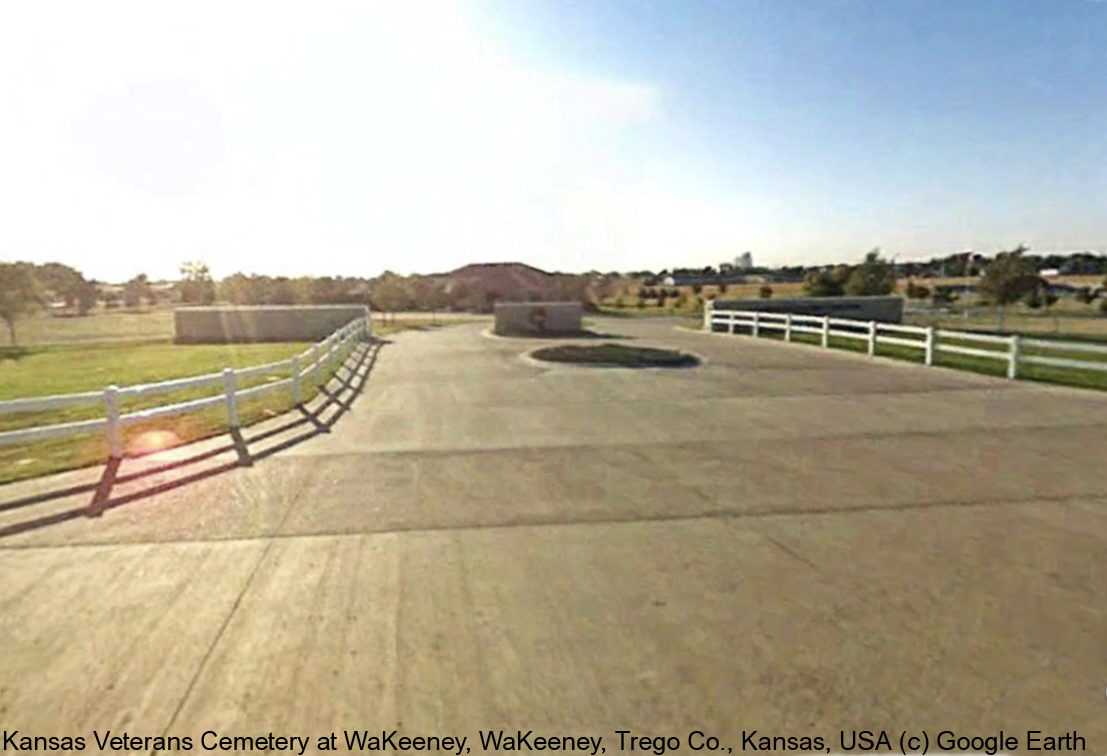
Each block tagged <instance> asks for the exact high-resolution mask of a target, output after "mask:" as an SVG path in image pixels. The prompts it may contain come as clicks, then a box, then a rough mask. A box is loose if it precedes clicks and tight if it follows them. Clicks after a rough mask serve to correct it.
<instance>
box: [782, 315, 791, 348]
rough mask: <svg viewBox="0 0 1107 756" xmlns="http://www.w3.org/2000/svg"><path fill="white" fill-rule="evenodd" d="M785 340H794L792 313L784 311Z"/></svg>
mask: <svg viewBox="0 0 1107 756" xmlns="http://www.w3.org/2000/svg"><path fill="white" fill-rule="evenodd" d="M784 340H785V341H791V340H792V313H790V312H786V313H784Z"/></svg>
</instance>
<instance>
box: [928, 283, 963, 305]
mask: <svg viewBox="0 0 1107 756" xmlns="http://www.w3.org/2000/svg"><path fill="white" fill-rule="evenodd" d="M957 298H958V294H957V292H955V291H954V290H953V289H952V288H950V287H949V286H935V287H934V293H933V294H931V295H930V301H932V302H933V303H934V304H935V305H951V304H953V303H954V302H956V301H957Z"/></svg>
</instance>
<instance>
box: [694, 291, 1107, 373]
mask: <svg viewBox="0 0 1107 756" xmlns="http://www.w3.org/2000/svg"><path fill="white" fill-rule="evenodd" d="M797 324H803V325H797ZM807 324H815V325H807ZM703 325H704V330H707V331H716V330H722V331H725V332H726V333H731V334H735V333H739V329H748V330H747V331H743V332H746V333H749V334H750V335H752V336H760V335H761V332H762V331H765V330H776V331H783V332H784V340H785V341H793V338H792V335H793V334H795V333H806V334H814V335H818V336H820V337H821V344H822V346H823V347H829V346H830V339H831V338H832V337H834V338H847V339H864V340H866V341H867V342H868V353H869V354H870V355H873V354H876V348H877V346H878V345H880V344H891V345H895V346H899V347H906V348H909V349H918V350H921V352H922V358H923V364H925V365H928V366H929V365H933V364H934V358H935V355H936V354H942V353H948V354H960V355H966V356H970V357H978V358H983V359H991V360H996V361H999V362H1004V363H1006V365H1007V377H1008V378H1011V379H1014V378H1018V377H1019V369H1020V367H1021V366H1022V365H1028V364H1029V365H1045V366H1049V367H1056V368H1066V369H1075V370H1093V371H1099V372H1105V373H1107V345H1099V344H1087V343H1084V342H1079V341H1054V340H1049V339H1032V338H1024V337H1022V336H1018V335H1011V336H997V335H995V334H984V333H974V332H972V331H956V330H951V329H946V328H934V327H924V326H907V325H898V324H892V323H879V322H876V321H872V320H848V319H845V318H831V317H823V316H819V315H793V314H791V313H779V312H757V311H753V310H716V309H714V308H713V307H712V306H710V304H709V305H708V306H707V307H706V308H705V309H704V313H703ZM893 334H895V335H893ZM948 342H955V343H948ZM968 344H973V346H968ZM1027 349H1032V350H1034V351H1035V352H1045V354H1028V353H1027V352H1026V350H1027ZM1049 352H1061V353H1075V354H1090V355H1098V356H1099V357H1100V358H1101V359H1098V360H1097V359H1079V358H1075V357H1072V356H1071V355H1070V356H1064V357H1062V356H1058V355H1057V354H1049Z"/></svg>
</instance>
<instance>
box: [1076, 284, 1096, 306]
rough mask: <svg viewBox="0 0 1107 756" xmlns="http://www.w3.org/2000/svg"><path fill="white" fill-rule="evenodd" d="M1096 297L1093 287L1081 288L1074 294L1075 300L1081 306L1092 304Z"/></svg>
mask: <svg viewBox="0 0 1107 756" xmlns="http://www.w3.org/2000/svg"><path fill="white" fill-rule="evenodd" d="M1096 296H1097V295H1096V293H1095V292H1094V291H1092V287H1090V286H1081V287H1080V288H1079V289H1077V290H1076V293H1075V294H1073V298H1074V299H1075V300H1076V301H1077V302H1079V303H1080V304H1091V303H1092V302H1094V301H1095V300H1096Z"/></svg>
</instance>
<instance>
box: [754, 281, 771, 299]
mask: <svg viewBox="0 0 1107 756" xmlns="http://www.w3.org/2000/svg"><path fill="white" fill-rule="evenodd" d="M757 293H758V295H760V297H761V298H762V299H771V298H772V296H773V287H772V286H769V285H768V284H763V285H762V286H761V288H760V289H759V290H758V292H757Z"/></svg>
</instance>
